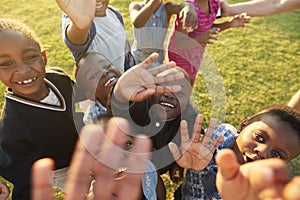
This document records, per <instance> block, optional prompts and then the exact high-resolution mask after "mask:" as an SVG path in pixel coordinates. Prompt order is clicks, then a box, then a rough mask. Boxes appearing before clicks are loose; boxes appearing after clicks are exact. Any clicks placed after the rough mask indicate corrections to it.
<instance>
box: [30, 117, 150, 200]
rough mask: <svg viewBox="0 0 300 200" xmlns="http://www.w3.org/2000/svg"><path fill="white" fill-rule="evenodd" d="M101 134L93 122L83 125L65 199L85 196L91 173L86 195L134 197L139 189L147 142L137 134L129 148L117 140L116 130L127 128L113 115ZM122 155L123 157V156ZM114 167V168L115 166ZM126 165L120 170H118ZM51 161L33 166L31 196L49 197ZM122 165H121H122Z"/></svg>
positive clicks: (50, 191) (51, 197)
mask: <svg viewBox="0 0 300 200" xmlns="http://www.w3.org/2000/svg"><path fill="white" fill-rule="evenodd" d="M113 119H114V121H110V122H109V124H108V129H107V135H106V136H104V134H103V132H102V130H101V128H99V126H97V125H91V124H89V125H86V126H85V127H84V128H83V129H82V131H81V134H80V140H78V143H77V146H76V149H75V151H74V155H73V158H72V162H71V165H70V168H69V173H68V179H67V182H66V190H65V191H66V192H65V199H71V200H76V199H78V200H79V199H86V197H87V194H88V191H89V189H90V183H91V179H90V177H91V175H93V177H94V179H95V180H96V182H95V183H94V185H93V186H94V187H93V195H92V196H89V197H88V199H89V200H91V199H93V198H95V199H111V197H112V195H113V194H114V195H117V196H118V199H121V200H122V199H124V200H125V199H138V198H139V196H140V192H141V187H142V186H141V175H142V174H143V172H144V170H145V165H146V162H147V159H148V158H149V155H148V152H149V151H150V148H151V142H150V140H149V139H148V138H146V137H140V136H138V137H137V138H136V139H135V140H134V144H133V147H132V149H131V150H130V152H128V151H125V150H123V149H122V147H121V146H118V145H121V144H119V143H118V142H119V139H120V134H124V130H128V126H129V124H128V123H127V122H124V119H122V118H113ZM124 159H125V160H124ZM116 167H118V168H116ZM121 167H123V168H124V167H126V170H124V171H123V173H122V174H119V172H118V170H117V169H119V168H121ZM53 168H54V162H53V160H51V159H48V158H45V159H41V160H39V161H37V162H35V163H34V166H33V169H32V170H33V171H32V174H33V179H32V181H33V187H32V189H33V192H32V199H33V200H45V199H46V200H52V199H53V196H54V195H53V191H52V188H51V175H52V170H53ZM123 168H122V169H123Z"/></svg>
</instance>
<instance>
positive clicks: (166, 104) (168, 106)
mask: <svg viewBox="0 0 300 200" xmlns="http://www.w3.org/2000/svg"><path fill="white" fill-rule="evenodd" d="M159 105H161V106H163V107H165V108H168V109H174V108H175V106H174V105H173V104H171V103H168V102H165V101H161V102H159Z"/></svg>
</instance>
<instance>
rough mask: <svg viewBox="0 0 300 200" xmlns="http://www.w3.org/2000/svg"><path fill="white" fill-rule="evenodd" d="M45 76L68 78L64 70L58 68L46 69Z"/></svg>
mask: <svg viewBox="0 0 300 200" xmlns="http://www.w3.org/2000/svg"><path fill="white" fill-rule="evenodd" d="M46 74H56V75H60V76H66V77H69V75H68V74H67V72H66V71H65V70H64V69H62V68H60V67H47V68H46Z"/></svg>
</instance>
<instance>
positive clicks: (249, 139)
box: [236, 131, 255, 149]
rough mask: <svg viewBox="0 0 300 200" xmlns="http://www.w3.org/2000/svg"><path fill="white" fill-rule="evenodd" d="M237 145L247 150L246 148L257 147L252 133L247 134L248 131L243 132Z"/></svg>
mask: <svg viewBox="0 0 300 200" xmlns="http://www.w3.org/2000/svg"><path fill="white" fill-rule="evenodd" d="M236 141H237V145H238V147H239V148H240V149H241V148H245V147H248V148H250V147H253V146H254V145H255V141H254V139H253V136H252V133H250V132H247V131H242V132H241V133H240V134H239V136H238V138H237V140H236Z"/></svg>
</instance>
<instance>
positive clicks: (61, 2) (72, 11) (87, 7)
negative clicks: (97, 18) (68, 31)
mask: <svg viewBox="0 0 300 200" xmlns="http://www.w3.org/2000/svg"><path fill="white" fill-rule="evenodd" d="M56 3H57V4H58V6H59V7H60V8H61V10H62V11H63V12H65V13H66V14H67V15H68V17H69V18H70V19H71V20H72V22H73V23H74V24H75V25H76V26H77V27H78V28H79V29H84V28H86V27H87V26H89V25H90V23H91V22H92V21H93V19H94V15H95V9H96V1H95V0H56Z"/></svg>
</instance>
